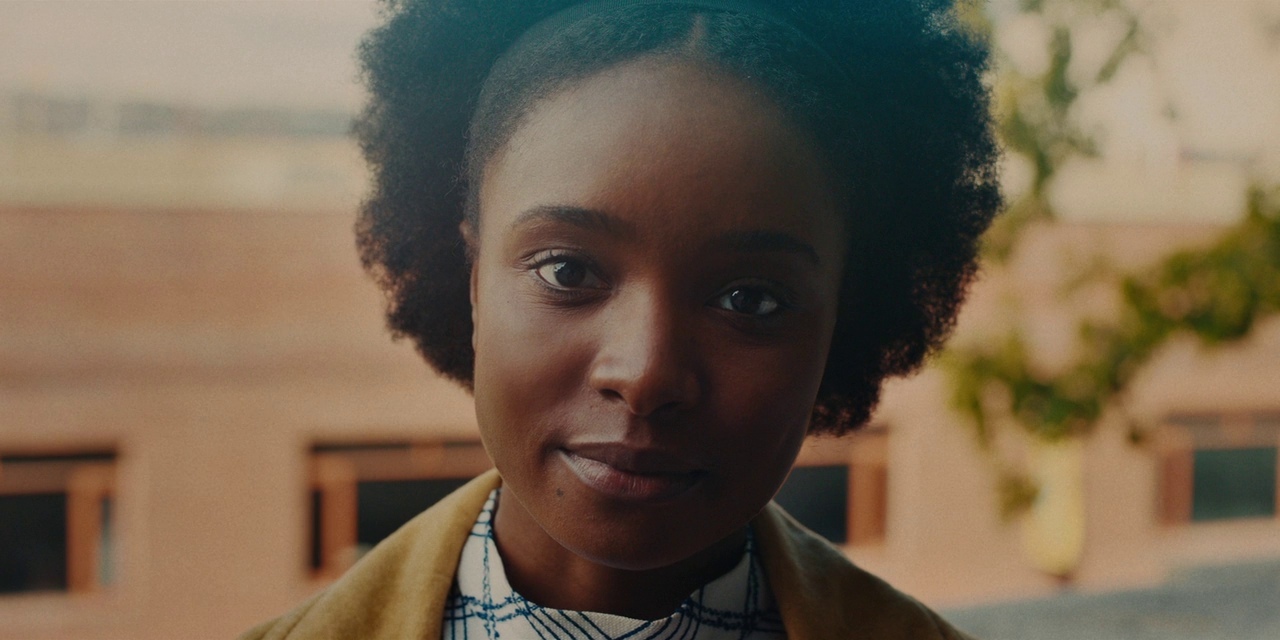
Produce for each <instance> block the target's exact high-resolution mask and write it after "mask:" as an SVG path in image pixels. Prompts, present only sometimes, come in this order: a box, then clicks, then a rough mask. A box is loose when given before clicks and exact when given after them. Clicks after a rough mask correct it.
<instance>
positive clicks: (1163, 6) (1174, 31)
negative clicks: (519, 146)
mask: <svg viewBox="0 0 1280 640" xmlns="http://www.w3.org/2000/svg"><path fill="white" fill-rule="evenodd" d="M1009 1H1011V0H996V2H997V4H999V3H1000V2H1004V3H1006V4H1007V3H1008V2H1009ZM1132 2H1133V4H1135V5H1137V6H1139V7H1140V8H1141V10H1142V11H1143V13H1144V15H1145V16H1146V17H1147V23H1148V25H1149V28H1151V35H1152V39H1153V42H1155V43H1156V45H1155V47H1154V49H1153V51H1152V54H1153V55H1152V57H1151V58H1149V59H1136V60H1135V62H1134V63H1132V64H1131V65H1130V66H1129V68H1126V69H1124V70H1122V72H1121V73H1120V74H1119V76H1118V77H1117V79H1116V81H1115V83H1114V86H1112V87H1108V88H1107V89H1106V90H1105V91H1100V92H1097V93H1096V95H1093V96H1090V98H1089V100H1088V101H1086V103H1085V104H1084V105H1082V114H1081V115H1082V118H1083V119H1084V120H1085V122H1086V123H1088V124H1089V125H1090V127H1091V128H1092V129H1095V130H1096V131H1097V132H1098V133H1099V140H1100V141H1101V142H1103V144H1104V147H1103V148H1104V151H1105V153H1106V158H1105V159H1104V162H1101V163H1093V164H1092V165H1090V166H1083V165H1082V166H1080V167H1075V168H1072V169H1071V170H1070V171H1066V172H1065V175H1064V178H1063V182H1064V184H1065V185H1066V186H1064V187H1063V191H1064V194H1063V195H1062V196H1060V197H1059V200H1060V204H1061V205H1062V208H1063V209H1064V210H1065V211H1067V212H1068V213H1070V214H1072V215H1079V216H1083V217H1089V216H1093V215H1111V211H1110V210H1112V209H1117V208H1119V209H1124V210H1125V211H1130V212H1139V213H1140V212H1141V211H1144V210H1145V211H1149V212H1157V211H1159V212H1167V211H1174V212H1175V213H1176V212H1177V211H1179V210H1180V209H1179V207H1181V208H1182V209H1185V211H1184V213H1186V214H1187V215H1191V216H1195V215H1199V214H1197V213H1196V212H1197V211H1200V210H1214V211H1217V212H1218V213H1216V214H1214V215H1218V216H1230V215H1234V213H1235V209H1236V208H1238V207H1237V204H1238V202H1237V200H1238V193H1242V192H1243V184H1244V181H1245V180H1246V179H1247V178H1248V176H1247V175H1246V174H1249V173H1250V172H1252V173H1253V174H1261V175H1264V176H1269V177H1270V178H1271V179H1280V0H1132ZM375 22H376V4H375V3H374V2H373V1H372V0H4V1H2V2H0V92H4V91H8V90H37V91H41V92H50V93H55V94H68V95H71V96H79V95H88V96H96V97H102V98H106V99H121V98H123V99H138V98H141V99H153V100H159V101H164V102H175V103H180V104H188V105H195V106H208V107H226V106H284V107H301V108H326V109H333V108H336V109H343V110H348V111H353V112H354V111H355V110H356V109H357V108H358V107H359V105H360V103H361V96H362V93H361V89H360V87H359V84H358V82H357V80H356V63H355V60H354V50H355V47H356V45H357V43H358V42H359V39H360V37H361V35H362V34H363V33H364V32H365V31H366V30H367V29H368V28H369V27H371V26H372V25H373V24H375ZM1040 35H1043V34H1040ZM1086 35H1088V36H1089V37H1082V38H1081V39H1080V41H1079V42H1078V43H1077V58H1079V60H1080V61H1081V64H1082V65H1087V63H1088V62H1089V58H1090V46H1089V43H1090V42H1091V41H1096V42H1097V43H1100V44H1105V42H1106V41H1107V39H1108V38H1109V37H1112V35H1113V34H1108V33H1107V32H1106V30H1105V29H1100V30H1098V32H1097V33H1093V34H1086ZM1037 37H1038V36H1037V32H1036V29H1035V27H1034V25H1026V24H1023V25H1017V24H1015V25H1010V26H1002V27H1001V30H1000V31H999V32H998V40H999V42H1000V43H1001V44H1002V46H1004V47H1005V48H1006V49H1009V50H1010V51H1011V53H1014V54H1017V55H1014V58H1015V59H1018V60H1019V61H1020V62H1021V63H1022V64H1026V65H1030V66H1032V67H1034V66H1035V65H1036V64H1038V63H1039V61H1038V60H1037V54H1036V51H1037V50H1040V51H1043V45H1040V44H1038V40H1037ZM1095 48H1096V49H1099V50H1100V49H1101V47H1095ZM1019 51H1021V53H1019ZM1167 105H1171V106H1173V107H1174V110H1175V111H1176V113H1177V118H1176V119H1173V120H1170V119H1168V118H1166V117H1165V116H1163V115H1162V114H1163V112H1164V110H1165V107H1166V106H1167ZM1188 151H1190V152H1193V154H1194V155H1195V156H1196V157H1197V158H1199V159H1198V160H1196V162H1195V163H1194V164H1195V167H1194V170H1191V169H1188V166H1187V164H1188V163H1187V161H1186V157H1187V152H1188ZM1009 173H1010V175H1011V176H1012V177H1013V179H1014V180H1015V181H1016V177H1017V169H1016V167H1015V168H1013V170H1011V171H1010V172H1009ZM1228 211H1230V212H1231V213H1228ZM1134 215H1139V214H1138V213H1135V214H1134Z"/></svg>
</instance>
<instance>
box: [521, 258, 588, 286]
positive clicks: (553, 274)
mask: <svg viewBox="0 0 1280 640" xmlns="http://www.w3.org/2000/svg"><path fill="white" fill-rule="evenodd" d="M533 271H534V273H536V274H537V275H538V277H539V278H541V279H542V281H543V282H546V283H547V284H549V285H551V286H552V287H554V288H556V289H602V288H604V287H605V283H604V281H603V280H601V279H600V276H598V275H596V274H595V272H593V271H592V270H591V267H589V266H587V263H586V262H584V261H582V260H578V259H574V258H568V257H555V258H551V259H548V260H547V261H545V262H543V263H542V264H540V265H538V266H537V267H536V268H535V269H534V270H533Z"/></svg>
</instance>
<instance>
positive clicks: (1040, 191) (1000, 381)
mask: <svg viewBox="0 0 1280 640" xmlns="http://www.w3.org/2000/svg"><path fill="white" fill-rule="evenodd" d="M962 11H963V15H964V16H965V18H966V20H967V21H968V22H969V23H970V24H971V25H973V27H974V28H975V29H979V30H982V31H985V32H987V33H989V34H990V33H992V23H991V21H990V19H989V18H988V16H986V15H985V14H984V13H983V12H982V11H981V10H979V9H978V8H976V5H966V6H965V7H964V8H963V9H962ZM1007 17H1008V16H1006V18H1007ZM1016 17H1020V18H1027V17H1032V18H1036V19H1038V20H1040V21H1041V24H1042V26H1043V33H1044V35H1045V37H1044V42H1043V45H1044V47H1045V48H1046V53H1047V56H1046V61H1047V63H1046V64H1044V65H1043V67H1042V68H1039V69H1035V70H1027V69H1020V68H1018V66H1017V65H1015V64H1013V63H1012V62H1013V61H1012V60H1011V56H1010V55H1009V54H1008V53H1001V54H999V57H998V60H1000V61H1002V62H1003V63H1004V64H1002V69H1001V71H1000V73H999V74H998V75H997V76H996V78H995V80H994V84H995V92H996V95H997V102H998V105H997V110H998V117H999V132H1000V136H1001V139H1002V141H1003V143H1004V145H1005V149H1006V152H1007V153H1008V154H1011V155H1013V156H1015V157H1017V158H1020V159H1021V160H1022V161H1023V162H1024V163H1025V165H1026V166H1028V167H1030V179H1029V181H1028V182H1029V183H1028V184H1027V186H1026V189H1025V192H1023V193H1022V194H1021V195H1020V197H1018V198H1017V199H1016V200H1015V201H1014V202H1013V203H1012V204H1011V206H1010V208H1009V211H1008V212H1007V214H1006V215H1005V216H1004V218H1003V220H1001V221H1000V222H999V223H998V224H997V225H996V227H995V228H993V230H992V231H991V233H990V235H989V236H988V238H987V253H988V262H989V264H992V265H994V267H993V268H994V269H1000V268H1005V267H1006V266H1007V262H1008V259H1009V258H1010V256H1011V255H1013V253H1014V250H1015V248H1016V246H1017V243H1018V241H1019V239H1020V238H1021V237H1023V234H1024V232H1025V231H1026V230H1027V229H1028V228H1030V227H1031V226H1032V225H1037V224H1051V223H1052V222H1053V221H1054V220H1056V218H1057V215H1056V212H1055V211H1054V209H1053V207H1052V205H1051V202H1050V195H1051V192H1052V186H1053V184H1054V180H1055V178H1056V177H1057V175H1058V173H1059V171H1060V169H1061V168H1062V167H1063V166H1064V165H1065V164H1066V163H1067V162H1069V161H1072V160H1075V159H1080V158H1089V157H1094V156H1096V155H1098V154H1099V151H1100V150H1099V148H1098V145H1096V144H1095V142H1094V140H1093V138H1092V137H1091V136H1090V135H1088V134H1087V133H1086V132H1085V131H1084V130H1083V129H1082V127H1081V126H1080V124H1079V122H1078V114H1077V107H1078V104H1079V101H1080V99H1081V96H1083V95H1086V94H1087V93H1088V92H1089V91H1091V90H1093V89H1095V88H1097V87H1099V86H1101V85H1104V84H1106V83H1108V82H1110V81H1111V80H1112V79H1113V78H1114V77H1115V76H1116V73H1117V71H1118V70H1119V69H1120V68H1121V66H1122V65H1123V64H1124V63H1125V62H1126V61H1128V60H1130V59H1131V58H1133V57H1134V56H1140V55H1142V54H1143V53H1144V52H1145V50H1146V45H1147V36H1146V35H1145V32H1144V30H1143V29H1142V23H1141V20H1140V17H1139V15H1138V14H1136V13H1134V12H1133V11H1132V10H1131V9H1130V8H1129V7H1128V5H1126V4H1125V3H1124V2H1122V1H1120V0H1022V1H1021V2H1020V3H1019V4H1018V6H1017V16H1016ZM1098 20H1102V21H1108V22H1109V23H1110V24H1111V25H1112V26H1113V27H1116V28H1115V29H1114V31H1115V32H1116V33H1119V34H1120V35H1119V37H1118V38H1116V39H1115V40H1114V43H1113V45H1112V46H1111V48H1110V49H1109V50H1108V51H1107V55H1105V56H1103V57H1102V58H1101V60H1102V62H1101V64H1098V65H1097V66H1096V68H1093V69H1085V70H1081V69H1080V68H1079V67H1078V66H1077V67H1074V68H1073V59H1074V55H1073V52H1074V38H1075V34H1076V32H1077V29H1078V27H1079V25H1080V24H1081V23H1083V22H1085V21H1098ZM1247 202H1248V204H1247V211H1246V212H1245V215H1244V216H1243V218H1242V219H1241V221H1240V222H1239V223H1238V224H1237V225H1235V226H1233V227H1232V228H1230V229H1227V230H1226V231H1225V232H1224V233H1223V235H1222V237H1221V238H1220V239H1218V240H1217V241H1216V242H1215V243H1213V244H1212V245H1210V246H1208V247H1207V248H1204V249H1200V250H1194V251H1181V252H1178V253H1175V254H1173V255H1170V256H1168V257H1166V258H1165V259H1164V260H1162V261H1160V262H1159V264H1157V265H1155V266H1153V267H1151V268H1149V269H1148V270H1146V271H1143V272H1141V273H1136V274H1130V275H1121V274H1118V273H1116V272H1114V271H1113V270H1111V269H1109V268H1107V267H1106V266H1105V265H1104V264H1102V263H1097V264H1095V265H1094V268H1091V269H1089V270H1086V271H1085V272H1084V273H1082V274H1080V276H1079V277H1078V278H1077V279H1076V282H1075V283H1074V284H1075V285H1076V286H1086V285H1097V284H1099V283H1102V284H1104V285H1106V286H1114V287H1118V290H1117V292H1116V293H1117V298H1118V299H1119V300H1120V304H1119V305H1118V310H1117V311H1116V312H1115V314H1114V315H1112V316H1109V317H1106V318H1102V319H1098V318H1092V319H1086V320H1082V321H1080V324H1079V327H1078V332H1077V341H1076V350H1075V358H1074V359H1073V360H1071V361H1070V362H1069V363H1067V364H1065V365H1062V366H1058V367H1055V368H1053V370H1051V371H1046V370H1045V368H1044V367H1043V366H1040V365H1038V364H1037V363H1036V362H1035V358H1034V357H1033V353H1032V350H1033V349H1032V347H1031V346H1030V345H1029V344H1028V341H1027V340H1026V339H1025V338H1024V337H1023V335H1022V334H1021V333H1020V332H1019V331H1018V328H1017V327H1016V326H1014V327H1011V328H1010V329H1009V330H1008V332H1007V333H1006V334H1005V335H1004V336H1003V337H997V338H996V339H995V340H992V341H989V342H987V343H986V344H984V345H980V346H969V347H957V348H953V349H951V350H950V351H948V352H947V353H946V354H945V355H944V358H943V365H944V369H945V371H946V372H947V373H948V376H949V379H950V382H951V390H952V402H953V405H954V407H955V408H956V409H958V410H959V411H960V412H961V413H962V414H963V415H964V416H966V417H967V418H968V422H969V423H970V425H971V426H972V428H973V431H974V433H975V435H976V437H977V440H978V442H979V443H980V445H981V447H982V450H983V451H985V452H986V453H987V454H988V457H989V459H990V460H991V462H992V464H993V466H994V468H995V471H996V474H997V479H998V482H997V487H998V490H999V494H1000V503H1001V508H1002V512H1003V514H1004V515H1005V516H1007V517H1013V516H1016V515H1018V514H1020V513H1023V512H1024V511H1025V510H1026V509H1027V508H1028V507H1029V506H1030V505H1031V504H1032V503H1033V502H1034V501H1035V499H1036V497H1037V493H1038V489H1039V487H1037V486H1036V483H1035V481H1034V480H1033V479H1032V478H1033V477H1034V474H1033V473H1030V470H1029V469H1028V468H1027V467H1026V463H1025V462H1023V461H1021V460H1018V459H1017V458H1016V457H1013V456H1009V455H1005V454H1003V453H1002V452H1001V450H1000V448H999V447H998V446H996V442H997V440H999V438H1000V436H1001V435H1002V434H1003V433H1005V432H1007V431H1008V430H1009V429H1010V428H1013V429H1014V430H1016V431H1018V432H1019V433H1020V434H1022V435H1024V436H1028V437H1030V438H1031V439H1032V440H1033V441H1035V442H1041V443H1054V442H1062V441H1064V440H1067V439H1080V438H1085V437H1087V436H1089V435H1090V434H1091V433H1093V432H1094V430H1095V428H1096V427H1097V425H1098V424H1099V423H1100V421H1101V420H1102V419H1103V417H1104V415H1107V414H1108V413H1109V412H1118V413H1120V414H1122V415H1123V414H1124V411H1125V394H1126V392H1127V390H1128V389H1129V387H1130V385H1131V383H1132V381H1133V380H1134V377H1135V375H1136V374H1137V373H1138V372H1139V371H1140V370H1141V368H1142V367H1143V365H1145V364H1146V363H1147V362H1148V361H1150V360H1151V358H1152V357H1153V356H1154V355H1155V354H1156V353H1157V352H1158V351H1159V349H1160V348H1161V347H1162V346H1163V345H1165V344H1166V343H1168V342H1169V341H1170V340H1171V339H1173V338H1175V337H1177V336H1179V335H1192V336H1195V337H1196V338H1197V339H1198V340H1199V341H1200V342H1202V343H1203V344H1205V345H1209V346H1214V345H1221V344H1226V343H1231V342H1235V341H1238V340H1240V339H1243V338H1244V337H1246V336H1247V335H1248V334H1249V332H1250V330H1251V329H1252V328H1253V327H1254V326H1256V325H1257V323H1258V322H1259V321H1261V320H1262V319H1264V318H1265V317H1267V316H1270V315H1273V314H1275V313H1276V312H1277V311H1278V310H1280V190H1277V189H1276V188H1274V187H1270V188H1268V187H1262V186H1257V187H1254V188H1252V190H1251V192H1250V194H1249V197H1248V199H1247ZM1010 304H1011V308H1010V309H1009V312H1010V315H1013V316H1017V315H1018V314H1019V313H1020V309H1019V308H1018V303H1017V302H1016V300H1014V301H1013V302H1011V303H1010ZM1141 434H1142V431H1141V430H1140V429H1131V435H1132V436H1133V440H1134V441H1135V442H1136V441H1139V440H1140V439H1141Z"/></svg>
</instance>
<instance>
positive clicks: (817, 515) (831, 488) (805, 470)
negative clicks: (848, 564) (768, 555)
mask: <svg viewBox="0 0 1280 640" xmlns="http://www.w3.org/2000/svg"><path fill="white" fill-rule="evenodd" d="M773 499H774V500H775V501H777V503H778V504H780V505H782V508H783V509H786V510H787V513H790V514H791V515H792V516H795V519H796V520H799V521H800V523H801V524H803V525H804V526H806V527H809V528H810V529H812V530H813V531H814V532H815V533H818V534H819V535H821V536H823V537H824V538H826V539H828V540H830V541H832V542H835V543H837V544H842V543H844V542H845V541H847V540H848V537H849V532H848V523H849V467H848V466H847V465H835V466H830V467H796V468H795V469H794V470H792V472H791V477H789V478H787V482H786V483H785V484H783V485H782V489H780V490H779V491H778V495H777V496H774V498H773Z"/></svg>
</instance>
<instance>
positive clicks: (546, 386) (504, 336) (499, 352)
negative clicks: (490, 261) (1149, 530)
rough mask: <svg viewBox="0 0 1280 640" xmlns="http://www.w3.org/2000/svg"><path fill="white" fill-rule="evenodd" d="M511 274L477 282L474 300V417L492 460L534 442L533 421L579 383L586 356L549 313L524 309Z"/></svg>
mask: <svg viewBox="0 0 1280 640" xmlns="http://www.w3.org/2000/svg"><path fill="white" fill-rule="evenodd" d="M510 280H511V279H498V278H494V279H492V280H491V281H486V280H485V278H484V277H483V276H482V277H481V279H480V282H479V285H480V286H479V295H478V296H477V300H476V328H477V330H476V336H475V337H476V340H475V354H476V359H475V380H474V384H475V387H474V393H475V401H476V418H477V421H478V422H479V425H480V429H481V433H482V435H483V436H484V438H485V441H486V444H488V445H490V446H491V449H490V453H491V454H492V455H494V457H495V459H496V458H499V457H500V456H503V455H504V454H505V453H506V452H507V451H508V450H510V449H513V448H514V447H515V446H517V445H518V446H520V447H521V448H527V447H528V446H530V443H533V445H534V446H536V442H537V440H538V439H539V436H540V434H541V433H543V431H542V430H540V429H538V428H536V425H537V424H539V423H541V422H544V421H546V420H547V419H548V417H549V416H548V415H547V414H548V413H549V412H554V411H555V410H556V409H555V407H557V406H559V405H561V404H562V403H563V400H564V398H565V397H566V396H567V395H571V394H573V393H575V392H576V391H577V390H578V389H579V387H580V386H581V380H582V376H583V371H584V370H585V366H586V362H588V360H589V358H588V356H587V354H585V353H584V350H583V349H582V347H581V346H580V345H577V344H574V334H573V332H568V331H565V324H564V322H563V321H557V320H558V317H557V314H555V313H530V309H529V304H530V302H529V301H528V300H526V299H524V298H526V297H527V293H522V292H521V291H519V289H518V286H517V285H516V284H515V283H512V282H510Z"/></svg>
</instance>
